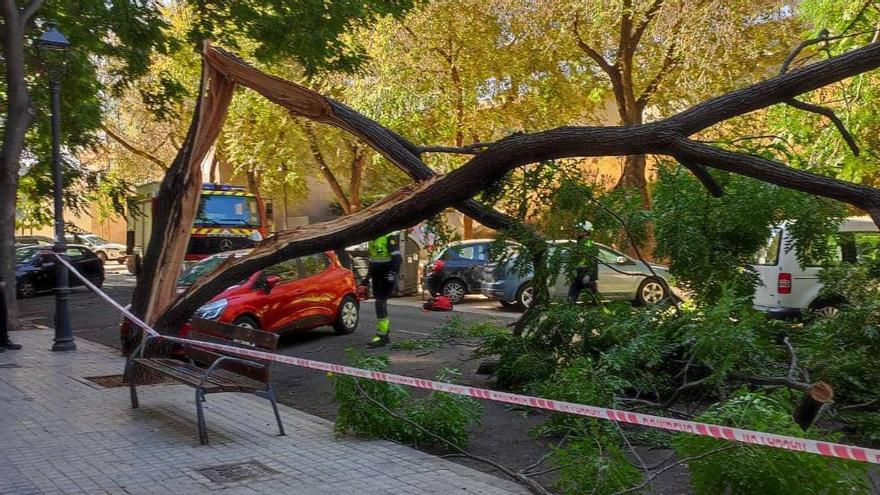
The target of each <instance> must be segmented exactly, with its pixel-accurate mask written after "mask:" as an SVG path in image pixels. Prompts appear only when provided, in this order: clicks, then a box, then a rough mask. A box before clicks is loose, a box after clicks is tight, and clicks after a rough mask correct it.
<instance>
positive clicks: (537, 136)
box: [133, 43, 880, 329]
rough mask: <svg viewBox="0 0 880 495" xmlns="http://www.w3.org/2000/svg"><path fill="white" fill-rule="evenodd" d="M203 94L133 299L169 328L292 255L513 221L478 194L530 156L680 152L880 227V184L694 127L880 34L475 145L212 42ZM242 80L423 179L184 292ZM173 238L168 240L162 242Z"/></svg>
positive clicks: (832, 75) (857, 66)
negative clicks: (794, 66) (744, 79)
mask: <svg viewBox="0 0 880 495" xmlns="http://www.w3.org/2000/svg"><path fill="white" fill-rule="evenodd" d="M203 60H204V67H205V70H204V79H203V88H202V94H204V96H203V97H202V98H200V101H199V105H198V106H197V109H196V115H195V117H194V119H193V124H192V126H191V129H190V132H189V135H188V137H187V140H186V142H185V143H184V145H183V147H182V149H181V152H180V154H179V155H178V157H177V159H175V162H174V163H173V164H172V166H171V167H170V168H169V172H168V174H167V175H166V178H165V181H163V186H162V188H161V190H160V193H159V201H158V202H159V204H160V205H164V208H166V211H165V212H166V213H167V215H161V216H159V215H157V218H161V219H162V221H161V222H156V223H154V225H153V236H152V239H164V240H165V242H164V243H162V242H153V243H151V245H150V247H149V250H148V251H147V253H146V256H145V259H144V271H143V273H142V277H141V279H140V280H139V282H138V287H137V288H136V291H135V294H134V297H133V308H134V309H135V311H136V312H138V313H139V314H142V315H145V316H146V318H147V319H148V321H152V322H155V323H156V326H157V327H158V328H160V329H172V328H175V327H176V326H177V325H179V324H180V323H181V322H183V321H185V320H186V319H187V318H188V317H189V316H190V315H191V314H192V312H193V311H194V310H195V309H196V308H198V307H199V306H200V305H202V304H204V303H205V302H207V301H208V300H209V299H210V298H211V297H213V295H215V294H217V293H219V292H220V291H222V290H223V289H225V288H226V287H227V286H228V285H230V284H232V283H234V282H235V281H236V280H240V279H241V278H243V277H245V276H247V275H250V274H251V273H253V272H254V271H257V270H259V269H262V268H265V267H267V266H270V265H272V264H274V263H277V262H279V261H281V260H284V259H289V258H293V257H297V256H302V255H306V254H310V253H314V252H319V251H323V250H329V249H334V248H339V247H343V246H347V245H351V244H355V243H359V242H363V241H366V240H369V239H371V238H373V237H375V236H377V235H379V234H382V233H385V232H389V231H392V230H397V229H403V228H407V227H410V226H412V225H415V224H416V223H418V222H420V221H422V220H424V219H426V218H429V217H431V216H433V215H435V214H437V213H439V212H440V211H442V210H443V209H445V208H448V207H451V206H454V207H457V208H459V209H461V210H462V211H464V212H465V213H467V214H468V215H471V216H472V217H474V218H475V219H477V220H478V221H480V222H482V223H485V224H487V225H490V226H496V225H497V226H503V225H504V224H505V222H507V223H509V222H511V221H512V220H511V219H509V218H508V217H505V216H504V215H502V214H500V213H498V212H495V211H493V210H491V209H488V208H485V207H483V206H482V205H480V204H479V203H477V202H475V201H473V200H472V199H471V198H473V197H474V196H475V195H477V194H478V193H480V192H481V191H483V190H484V189H486V188H487V187H489V186H490V185H491V184H492V183H493V182H495V181H497V180H498V179H500V178H501V177H503V176H504V174H506V173H507V172H509V171H511V170H513V169H515V168H517V167H520V166H523V165H527V164H530V163H535V162H539V161H542V160H553V159H560V158H571V157H598V156H626V155H639V154H655V155H666V156H671V157H673V158H675V159H677V160H678V161H680V162H681V163H683V164H685V165H686V166H687V167H688V168H689V169H690V170H691V171H693V172H694V173H695V174H696V175H697V177H698V178H700V180H701V181H703V182H704V184H706V186H707V187H708V188H710V190H711V191H713V193H715V194H719V193H720V192H721V191H720V188H718V187H717V185H716V184H713V182H712V180H711V177H710V176H709V175H708V173H706V170H705V167H712V168H717V169H721V170H726V171H729V172H734V173H737V174H742V175H745V176H749V177H752V178H755V179H758V180H762V181H765V182H768V183H772V184H776V185H779V186H783V187H788V188H792V189H796V190H799V191H803V192H807V193H810V194H815V195H818V196H824V197H827V198H831V199H835V200H838V201H842V202H845V203H848V204H850V205H853V206H855V207H857V208H860V209H862V210H865V211H866V212H867V213H868V214H870V215H871V217H872V218H873V219H874V221H875V223H877V224H878V225H880V190H878V189H875V188H870V187H865V186H861V185H858V184H854V183H851V182H846V181H842V180H838V179H834V178H831V177H826V176H822V175H817V174H813V173H810V172H806V171H801V170H796V169H792V168H790V167H788V166H786V165H784V164H782V163H779V162H776V161H773V160H769V159H766V158H762V157H758V156H754V155H748V154H744V153H738V152H733V151H727V150H724V149H721V148H716V147H713V146H710V145H708V144H705V143H702V142H699V141H697V140H694V139H692V138H691V137H690V136H692V135H694V134H696V133H698V132H700V131H702V130H704V129H706V128H708V127H711V126H713V125H715V124H718V123H720V122H723V121H725V120H728V119H730V118H733V117H736V116H739V115H743V114H746V113H749V112H752V111H754V110H758V109H761V108H765V107H767V106H770V105H773V104H777V103H787V102H789V101H790V100H791V99H793V98H794V97H796V96H798V95H801V94H803V93H806V92H809V91H812V90H815V89H818V88H821V87H823V86H826V85H828V84H831V83H833V82H836V81H839V80H842V79H845V78H847V77H851V76H854V75H857V74H861V73H863V72H866V71H869V70H872V69H875V68H877V67H880V43H872V44H870V45H868V46H865V47H863V48H859V49H856V50H853V51H851V52H848V53H846V54H843V55H840V56H837V57H833V58H830V59H827V60H825V61H822V62H818V63H815V64H812V65H809V66H806V67H803V68H801V69H798V70H794V71H791V72H788V73H784V74H780V75H779V76H776V77H773V78H771V79H767V80H765V81H762V82H760V83H757V84H754V85H752V86H749V87H746V88H743V89H740V90H737V91H733V92H730V93H727V94H724V95H721V96H718V97H715V98H712V99H710V100H707V101H705V102H703V103H700V104H698V105H695V106H694V107H692V108H690V109H688V110H685V111H683V112H681V113H679V114H676V115H674V116H672V117H669V118H667V119H664V120H661V121H658V122H654V123H650V124H643V125H636V126H622V127H621V126H618V127H575V126H570V127H560V128H556V129H551V130H546V131H541V132H535V133H525V134H515V135H511V136H508V137H506V138H504V139H501V140H499V141H496V142H493V143H483V144H482V145H481V148H482V150H479V151H478V150H475V149H474V148H473V147H469V148H467V149H465V148H434V147H419V146H416V145H414V144H412V143H410V142H408V141H407V140H406V139H404V138H402V137H401V136H399V135H398V134H396V133H394V132H393V131H391V130H389V129H386V128H384V127H382V126H381V125H379V124H378V123H376V122H374V121H372V120H370V119H368V118H367V117H365V116H363V115H361V114H359V113H357V112H356V111H354V110H352V109H350V108H348V107H347V106H345V105H343V104H341V103H339V102H335V101H333V100H331V99H329V98H326V97H323V96H321V95H320V94H318V93H315V92H314V91H311V90H308V89H307V88H304V87H302V86H299V85H296V84H293V83H290V82H287V81H284V80H282V79H279V78H276V77H273V76H271V75H268V74H265V73H262V72H260V71H258V70H256V69H254V68H252V67H250V66H248V65H247V64H245V63H244V62H242V61H241V60H239V59H237V58H236V57H234V56H232V55H231V54H229V53H227V52H225V51H223V50H220V49H218V48H214V47H211V46H207V45H206V47H205V51H204V56H203ZM236 84H241V85H243V86H247V87H250V88H252V89H254V90H256V91H258V92H260V93H261V94H262V95H264V96H266V97H267V98H268V99H270V100H272V101H274V102H276V103H278V104H280V105H282V106H284V107H285V108H287V109H288V110H290V111H291V112H292V113H294V114H296V115H300V116H303V117H306V118H308V119H311V120H314V121H316V122H321V123H326V124H330V125H334V126H337V127H340V128H342V129H345V130H347V131H349V132H351V133H352V134H354V135H356V136H358V137H360V138H361V139H363V140H364V141H365V142H366V143H367V144H369V145H370V146H372V147H373V148H375V149H376V151H377V152H379V153H380V154H381V155H383V156H384V157H385V158H387V159H388V160H390V161H391V162H392V163H394V164H395V165H397V166H398V167H400V168H401V169H402V170H404V171H406V172H407V173H408V174H409V175H410V176H411V177H413V178H414V179H415V180H417V181H421V182H420V183H418V184H414V185H411V186H407V187H404V188H402V189H400V190H398V191H395V192H394V193H392V194H390V195H388V196H387V197H386V198H385V199H383V200H382V201H381V202H379V203H377V204H375V205H373V206H371V207H370V208H367V209H364V210H362V211H360V212H357V213H355V214H353V215H350V216H347V217H343V218H340V219H337V220H334V221H330V222H323V223H318V224H313V225H309V226H305V227H300V228H298V229H295V230H291V231H284V232H280V233H278V234H277V235H275V236H274V237H273V238H271V239H269V240H267V241H265V242H263V243H262V244H261V245H260V246H259V247H257V248H256V249H254V250H253V251H252V252H251V254H249V255H248V256H245V257H243V258H239V259H237V260H235V261H230V262H228V263H226V264H224V265H223V266H221V267H220V268H218V269H217V270H216V271H214V272H213V273H211V274H209V275H208V276H206V277H204V278H202V279H201V280H199V281H198V282H196V283H195V284H193V285H192V286H191V287H190V288H189V289H188V290H187V292H186V293H184V294H183V295H181V296H180V297H178V298H176V299H175V295H174V288H175V278H176V276H177V273H179V270H180V266H181V263H182V259H183V252H184V249H185V247H186V242H187V241H188V232H189V226H190V225H191V224H192V220H193V217H194V215H195V210H196V205H197V203H198V183H199V182H200V179H201V178H200V177H199V172H198V168H199V167H198V165H199V163H201V161H202V160H203V159H204V158H205V157H206V156H207V155H208V154H209V150H210V148H211V146H212V145H213V141H214V139H215V138H216V135H217V133H218V132H219V129H220V126H221V125H222V121H223V116H224V115H225V110H226V107H227V106H228V103H229V98H231V93H232V88H233V87H234V86H235V85H236ZM435 150H437V151H443V152H459V153H468V154H473V153H477V154H476V156H474V157H473V158H472V159H471V160H470V161H468V162H467V163H466V164H464V165H463V166H461V167H460V168H458V169H456V170H454V171H452V172H450V173H448V174H445V175H443V176H437V175H435V174H434V173H433V172H432V171H431V170H430V168H428V167H427V166H426V165H425V164H424V162H422V161H421V159H420V158H419V155H420V154H422V153H423V152H428V151H435ZM163 244H164V245H163Z"/></svg>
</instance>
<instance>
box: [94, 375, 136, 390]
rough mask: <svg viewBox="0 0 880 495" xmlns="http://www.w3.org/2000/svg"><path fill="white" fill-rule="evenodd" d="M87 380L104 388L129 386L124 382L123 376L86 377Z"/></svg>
mask: <svg viewBox="0 0 880 495" xmlns="http://www.w3.org/2000/svg"><path fill="white" fill-rule="evenodd" d="M84 378H85V379H86V380H88V381H90V382H92V383H97V384H98V385H100V386H102V387H104V388H116V387H124V386H126V385H128V383H125V382H124V381H123V380H122V375H104V376H86V377H84Z"/></svg>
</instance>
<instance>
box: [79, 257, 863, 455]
mask: <svg viewBox="0 0 880 495" xmlns="http://www.w3.org/2000/svg"><path fill="white" fill-rule="evenodd" d="M62 262H63V263H64V264H65V265H66V266H67V267H68V268H69V269H70V270H71V271H72V272H73V273H74V274H75V275H76V276H78V277H79V278H80V279H81V280H83V282H85V283H86V285H87V286H88V287H89V288H90V289H91V290H93V291H95V292H96V293H97V294H98V295H99V296H101V297H102V298H103V299H104V300H105V301H107V302H109V303H110V304H112V305H113V306H114V307H115V308H116V309H117V310H118V311H120V312H121V313H122V314H123V315H125V317H126V318H128V319H130V320H131V321H132V322H134V323H135V324H136V325H138V326H139V327H141V328H143V329H144V330H145V331H146V332H148V333H150V334H151V335H157V336H160V337H161V338H164V339H167V340H171V341H175V342H180V343H185V344H190V345H196V346H199V347H204V348H208V349H214V350H217V351H223V352H227V353H231V354H238V355H241V356H247V357H251V358H256V359H261V360H265V361H272V362H276V363H284V364H290V365H293V366H298V367H300V368H309V369H313V370H320V371H326V372H328V373H337V374H340V375H348V376H354V377H358V378H365V379H368V380H376V381H381V382H388V383H396V384H398V385H406V386H409V387H416V388H423V389H426V390H435V391H438V392H446V393H450V394H456V395H464V396H468V397H474V398H477V399H485V400H492V401H496V402H505V403H508V404H517V405H521V406H529V407H534V408H537V409H546V410H548V411H556V412H564V413H569V414H576V415H578V416H586V417H590V418H597V419H607V420H611V421H616V422H619V423H630V424H634V425H640V426H647V427H650V428H659V429H663V430H669V431H675V432H682V433H691V434H694V435H701V436H705V437H711V438H717V439H720V440H729V441H735V442H743V443H750V444H754V445H763V446H766V447H774V448H778V449H785V450H792V451H795V452H809V453H812V454H819V455H823V456H826V457H838V458H841V459H849V460H854V461H860V462H868V463H872V464H880V450H876V449H869V448H863V447H856V446H854V445H844V444H839V443H832V442H822V441H819V440H811V439H807V438H797V437H791V436H786V435H776V434H773V433H764V432H761V431H752V430H743V429H739V428H730V427H727V426H718V425H712V424H708V423H698V422H696V421H685V420H681V419H673V418H664V417H662V416H653V415H650V414H640V413H634V412H630V411H621V410H618V409H609V408H605V407H597V406H585V405H583V404H575V403H572V402H565V401H558V400H551V399H542V398H540V397H532V396H528V395H520V394H512V393H508V392H499V391H496V390H489V389H485V388H477V387H467V386H464V385H455V384H452V383H445V382H438V381H434V380H423V379H421V378H413V377H410V376H403V375H396V374H394V373H385V372H381V371H370V370H364V369H360V368H352V367H350V366H342V365H339V364H331V363H325V362H322V361H313V360H311V359H303V358H298V357H294V356H285V355H281V354H274V353H271V352H264V351H258V350H255V349H247V348H241V347H235V346H230V345H224V344H216V343H213V342H202V341H196V340H190V339H183V338H180V337H171V336H167V335H159V334H158V332H156V331H155V330H153V329H152V328H150V327H149V325H147V324H146V323H144V322H143V321H141V320H140V319H139V318H137V317H136V316H134V315H133V314H131V312H130V311H128V310H127V309H126V308H124V307H122V306H121V305H120V304H119V303H117V302H116V301H114V300H113V299H112V298H110V297H109V296H107V295H106V294H104V293H103V292H102V291H101V290H100V289H98V288H97V287H95V286H94V285H93V284H91V283H88V281H87V280H86V279H85V278H84V277H82V276H81V275H80V274H79V273H77V272H76V270H75V269H73V267H72V266H70V264H69V263H67V262H66V261H65V260H62Z"/></svg>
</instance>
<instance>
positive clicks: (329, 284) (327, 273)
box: [121, 250, 360, 351]
mask: <svg viewBox="0 0 880 495" xmlns="http://www.w3.org/2000/svg"><path fill="white" fill-rule="evenodd" d="M247 252H248V251H247V250H242V251H230V252H226V253H219V254H215V255H213V256H209V257H208V258H205V259H203V260H201V261H199V262H198V263H195V264H193V265H191V266H189V268H187V269H186V270H185V271H184V272H183V274H181V276H180V278H179V279H178V285H179V292H183V291H184V290H186V288H187V287H188V286H189V285H191V284H192V283H193V282H195V281H196V280H198V278H199V277H201V276H202V275H204V274H206V273H210V272H211V271H213V270H214V269H215V268H216V267H217V266H218V265H219V264H220V263H222V262H223V260H225V259H226V258H228V257H229V256H244V255H245V254H247ZM356 294H357V287H356V284H355V280H354V275H352V273H351V271H349V270H347V269H345V268H343V267H342V265H340V264H339V260H338V259H337V258H336V255H335V254H334V253H333V252H326V253H321V254H314V255H311V256H303V257H301V258H296V259H293V260H287V261H282V262H281V263H278V264H276V265H273V266H271V267H269V268H266V269H264V270H260V271H259V272H257V273H254V274H253V275H251V276H250V277H248V278H247V279H245V280H244V281H242V282H241V283H240V284H238V285H233V286H232V287H230V288H228V289H226V290H225V291H223V292H222V293H220V294H218V295H217V296H216V297H214V298H213V299H211V301H209V302H208V303H207V304H205V305H204V306H202V307H201V308H199V309H198V310H197V311H196V313H195V315H194V316H196V317H199V318H205V319H209V320H216V321H219V322H223V323H231V324H234V325H239V326H242V327H249V328H255V329H259V330H263V331H267V332H279V333H287V332H297V331H303V330H309V329H313V328H317V327H322V326H328V325H329V326H332V327H333V329H334V330H335V331H336V333H337V334H339V335H346V334H350V333H352V332H354V331H355V330H356V329H357V325H358V319H359V317H360V305H359V303H358V299H357V296H356ZM126 323H127V322H126ZM128 327H129V325H127V324H123V325H122V329H121V333H122V335H121V337H122V342H123V350H124V351H125V350H128V349H129V346H131V345H132V342H131V341H130V339H129V328H128ZM189 331H190V326H189V325H188V324H184V325H183V326H182V327H181V331H180V336H182V337H185V336H186V335H187V334H189Z"/></svg>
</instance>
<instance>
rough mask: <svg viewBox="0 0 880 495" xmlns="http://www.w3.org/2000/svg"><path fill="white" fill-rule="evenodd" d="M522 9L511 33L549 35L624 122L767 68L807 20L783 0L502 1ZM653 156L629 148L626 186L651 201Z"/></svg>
mask: <svg viewBox="0 0 880 495" xmlns="http://www.w3.org/2000/svg"><path fill="white" fill-rule="evenodd" d="M500 1H502V2H504V3H506V4H508V5H509V8H510V9H511V10H513V11H516V12H518V13H519V15H517V16H515V17H514V16H512V19H511V28H510V29H511V33H512V34H511V36H512V37H514V38H515V39H518V38H537V39H543V40H544V42H545V43H546V44H547V45H548V47H549V49H550V50H552V51H558V52H560V57H562V58H563V59H564V60H567V64H568V66H569V70H570V71H571V72H572V73H575V74H586V75H587V76H589V77H584V79H585V84H584V86H583V93H584V97H587V95H589V96H590V97H593V98H595V99H596V100H597V101H598V109H601V108H603V107H604V105H605V103H606V102H611V104H612V105H613V108H614V109H615V110H616V112H617V114H618V116H619V119H620V120H619V122H620V124H622V125H625V126H636V125H641V124H643V123H644V122H646V121H651V120H657V119H659V118H661V117H663V116H666V115H670V114H671V113H672V112H675V111H679V110H681V109H682V108H684V107H685V106H687V105H692V104H694V103H696V102H698V101H701V100H703V99H705V98H708V97H710V96H712V95H715V94H719V93H722V92H724V91H729V90H730V89H732V88H734V87H737V86H741V85H742V84H743V82H749V81H756V80H759V79H761V78H763V77H766V76H767V75H769V74H770V73H771V71H772V70H773V69H775V68H776V67H778V66H779V63H780V62H781V61H782V59H783V58H784V56H785V54H787V53H788V50H789V49H790V47H791V46H792V45H793V44H795V42H794V40H795V35H796V34H797V33H798V31H799V29H798V27H797V26H798V24H797V22H796V20H795V19H794V17H793V14H792V11H791V8H790V6H789V5H788V2H784V1H780V0H760V1H757V2H755V1H740V0H736V1H727V0H619V1H610V2H585V1H583V0H565V1H561V2H560V1H556V0H540V1H537V2H523V1H522V0H500ZM645 174H646V157H645V155H632V156H626V157H625V158H624V159H623V170H622V174H621V176H620V179H619V180H618V182H617V187H618V188H624V187H626V188H638V189H639V191H640V192H641V194H642V197H643V200H644V201H645V203H646V204H648V203H649V198H648V191H647V178H646V176H645Z"/></svg>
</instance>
